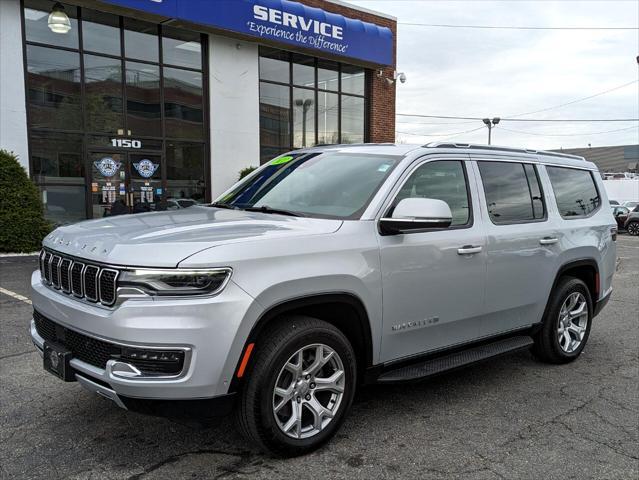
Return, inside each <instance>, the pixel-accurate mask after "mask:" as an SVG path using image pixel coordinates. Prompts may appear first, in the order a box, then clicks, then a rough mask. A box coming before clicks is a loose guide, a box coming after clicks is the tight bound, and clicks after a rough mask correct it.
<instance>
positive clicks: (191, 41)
mask: <svg viewBox="0 0 639 480" xmlns="http://www.w3.org/2000/svg"><path fill="white" fill-rule="evenodd" d="M162 56H163V59H162V61H163V62H164V63H168V64H171V65H178V66H181V67H189V68H197V69H198V70H199V69H201V68H202V44H201V41H200V35H199V34H197V33H194V32H187V31H184V30H176V29H174V28H171V27H163V28H162Z"/></svg>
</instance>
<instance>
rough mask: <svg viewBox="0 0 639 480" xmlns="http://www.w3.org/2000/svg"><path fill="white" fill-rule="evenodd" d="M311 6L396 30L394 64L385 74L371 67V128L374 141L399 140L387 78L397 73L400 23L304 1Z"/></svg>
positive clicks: (392, 90)
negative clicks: (378, 74)
mask: <svg viewBox="0 0 639 480" xmlns="http://www.w3.org/2000/svg"><path fill="white" fill-rule="evenodd" d="M300 1H301V2H302V3H304V4H305V5H308V6H309V7H317V8H321V9H322V10H325V11H327V12H331V13H337V14H339V15H344V16H345V17H350V18H356V19H359V20H362V21H364V22H370V23H374V24H376V25H380V26H382V27H388V28H390V29H391V31H392V32H393V65H392V66H390V67H386V68H385V69H384V70H383V77H382V78H380V77H378V76H377V72H378V70H371V74H370V77H371V85H370V106H369V108H370V110H369V114H370V131H369V141H371V142H394V141H395V86H396V84H395V83H393V84H392V85H389V84H388V82H387V81H386V80H385V79H386V78H393V72H394V71H395V66H396V64H397V22H395V20H391V19H389V18H384V17H379V16H377V15H374V14H371V13H368V12H362V11H360V10H357V9H353V8H348V7H346V6H343V5H338V4H335V3H331V2H326V1H324V0H300Z"/></svg>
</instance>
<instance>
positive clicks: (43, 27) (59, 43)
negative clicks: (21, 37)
mask: <svg viewBox="0 0 639 480" xmlns="http://www.w3.org/2000/svg"><path fill="white" fill-rule="evenodd" d="M0 1H4V0H0ZM55 3H56V2H53V1H49V0H25V2H24V7H25V8H24V30H25V35H26V38H27V41H28V42H37V43H43V44H45V45H50V46H56V47H66V48H78V20H77V8H76V7H74V6H73V5H67V4H62V6H63V7H64V12H65V13H66V14H67V16H68V17H69V21H70V22H71V30H69V31H68V32H67V33H54V32H52V31H51V29H50V28H49V25H48V22H49V13H51V10H52V9H53V6H54V5H55Z"/></svg>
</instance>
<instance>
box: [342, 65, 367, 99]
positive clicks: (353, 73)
mask: <svg viewBox="0 0 639 480" xmlns="http://www.w3.org/2000/svg"><path fill="white" fill-rule="evenodd" d="M365 78H366V76H365V72H364V69H363V68H360V67H354V66H352V65H342V92H344V93H353V94H355V95H364V83H365V82H364V80H365Z"/></svg>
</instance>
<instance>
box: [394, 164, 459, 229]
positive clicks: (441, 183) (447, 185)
mask: <svg viewBox="0 0 639 480" xmlns="http://www.w3.org/2000/svg"><path fill="white" fill-rule="evenodd" d="M467 182H468V181H467V179H466V171H465V167H464V164H463V162H461V161H458V160H436V161H434V162H428V163H424V164H423V165H421V166H420V167H418V168H417V169H416V170H415V171H414V172H413V173H412V174H411V176H410V177H409V178H408V179H407V180H406V182H405V183H404V185H402V188H401V190H400V191H399V193H398V194H397V197H396V198H395V201H394V202H393V205H392V208H391V211H390V212H389V214H392V210H394V209H395V206H396V205H397V204H398V203H399V202H400V200H403V199H405V198H434V199H437V200H443V201H444V202H446V203H447V204H448V206H449V207H450V210H451V212H452V214H453V222H452V223H451V226H452V227H455V226H457V227H458V226H463V225H470V223H471V211H470V198H469V196H468V188H467Z"/></svg>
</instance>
